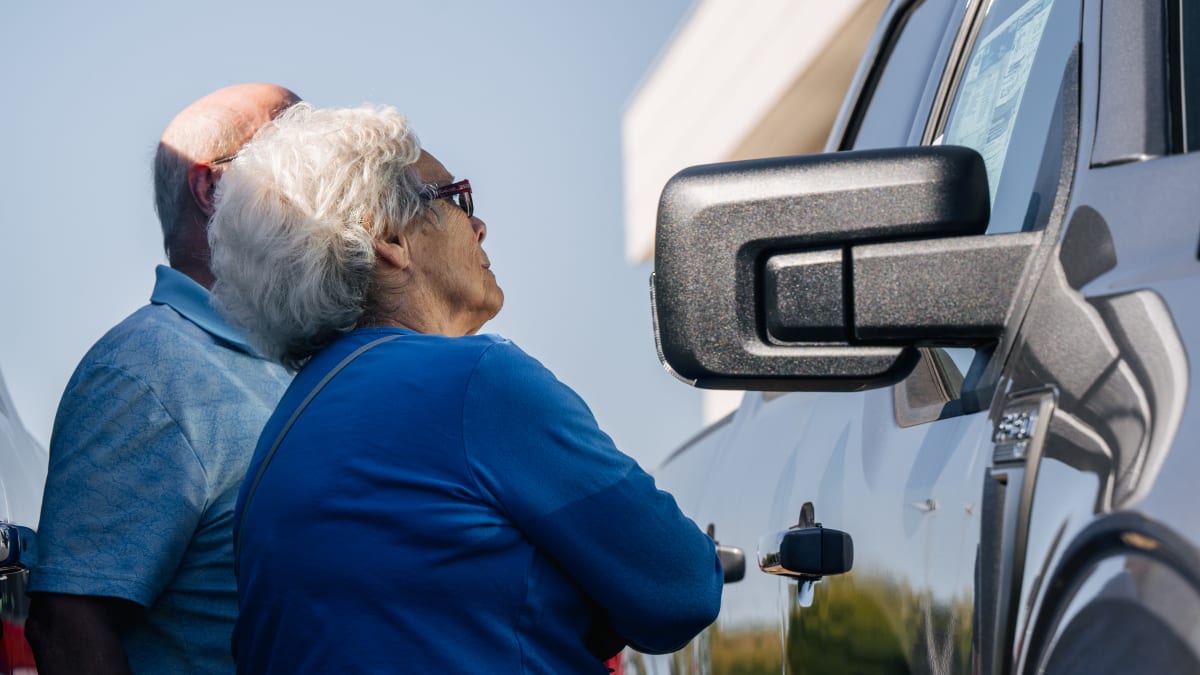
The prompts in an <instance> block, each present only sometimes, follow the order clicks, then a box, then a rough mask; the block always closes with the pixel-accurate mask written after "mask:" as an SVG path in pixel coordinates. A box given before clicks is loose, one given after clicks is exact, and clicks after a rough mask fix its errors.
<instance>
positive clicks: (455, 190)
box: [421, 179, 475, 218]
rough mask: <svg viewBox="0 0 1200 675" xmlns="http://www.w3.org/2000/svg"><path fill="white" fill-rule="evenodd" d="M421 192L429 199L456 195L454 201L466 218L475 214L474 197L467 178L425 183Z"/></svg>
mask: <svg viewBox="0 0 1200 675" xmlns="http://www.w3.org/2000/svg"><path fill="white" fill-rule="evenodd" d="M421 194H423V195H424V196H425V198H426V199H429V200H433V199H445V198H447V197H457V199H455V200H454V203H455V204H457V205H458V208H460V209H462V210H463V212H464V213H466V214H467V217H468V218H470V217H471V216H473V215H475V198H474V197H473V196H472V195H471V181H469V180H465V179H464V180H460V181H458V182H457V183H451V184H449V185H426V186H425V190H424V191H423V192H422V193H421Z"/></svg>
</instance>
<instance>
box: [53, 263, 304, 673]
mask: <svg viewBox="0 0 1200 675" xmlns="http://www.w3.org/2000/svg"><path fill="white" fill-rule="evenodd" d="M156 273H157V281H156V283H155V287H154V293H153V295H152V296H151V298H150V304H149V305H147V306H145V307H142V308H141V309H139V310H138V311H136V312H134V314H133V315H132V316H130V317H129V318H127V319H125V320H124V321H122V322H121V323H120V324H118V325H117V326H116V327H115V328H113V329H112V330H110V331H109V332H108V333H107V334H106V335H105V336H104V337H102V338H101V339H100V341H99V342H97V343H96V345H95V346H93V347H92V349H91V350H90V351H89V352H88V353H87V355H86V356H85V357H84V358H83V361H82V362H80V364H79V366H78V368H77V369H76V370H75V374H74V375H73V376H72V377H71V379H70V381H69V382H68V383H67V388H66V391H65V392H64V394H63V397H62V401H61V403H60V404H59V408H58V415H57V416H56V418H55V420H54V431H53V435H52V437H51V440H50V466H49V474H48V477H47V479H46V492H45V496H44V501H43V504H42V516H41V524H40V528H39V544H40V551H39V553H40V559H39V562H38V565H37V567H36V569H35V570H34V573H33V575H32V577H31V583H30V590H31V591H32V592H38V591H47V592H55V593H68V594H75V595H93V596H107V597H119V598H125V599H128V600H132V601H134V602H136V603H138V604H140V605H143V606H145V607H146V608H147V609H148V621H147V622H146V623H144V624H142V625H140V626H139V627H138V628H136V629H134V630H133V631H131V632H130V633H129V634H128V635H126V636H125V638H124V641H125V647H126V651H127V653H128V654H129V660H130V665H131V666H132V667H133V671H134V672H135V673H156V674H157V673H227V672H233V670H234V664H233V660H232V657H231V655H230V647H229V645H230V636H231V633H232V629H233V623H234V619H235V617H236V614H237V588H236V582H235V580H234V575H233V545H232V531H233V529H232V528H233V507H234V502H235V500H236V498H237V492H238V488H239V486H240V485H241V482H242V479H243V478H244V477H245V474H246V468H247V465H248V463H249V461H250V456H251V454H252V453H253V452H254V446H255V444H256V442H257V440H258V435H259V432H260V431H261V430H262V427H263V424H264V423H265V422H266V420H267V418H268V417H269V416H270V414H271V412H272V411H273V410H274V408H275V404H276V402H277V401H278V400H279V397H280V396H281V395H282V394H283V391H284V389H285V388H286V387H287V385H288V382H289V381H290V379H291V378H290V376H289V375H288V374H287V373H286V371H284V369H283V368H282V367H280V366H278V365H275V364H273V363H270V362H268V361H266V360H263V359H261V358H258V357H257V356H255V355H254V354H253V352H252V351H251V349H250V347H249V346H248V345H247V344H246V341H245V339H244V337H243V336H242V334H241V333H240V332H239V331H238V330H237V329H235V328H233V327H232V326H230V325H229V324H227V323H226V322H225V321H224V320H223V319H222V318H221V317H220V315H218V314H217V313H216V312H215V311H214V310H213V309H212V307H211V306H210V305H209V294H208V291H207V290H205V289H204V287H202V286H200V285H199V284H197V283H196V282H194V281H192V280H191V279H190V278H188V277H187V276H185V275H183V274H181V273H180V272H177V271H175V270H173V269H170V268H168V267H162V266H160V267H158V268H157V270H156Z"/></svg>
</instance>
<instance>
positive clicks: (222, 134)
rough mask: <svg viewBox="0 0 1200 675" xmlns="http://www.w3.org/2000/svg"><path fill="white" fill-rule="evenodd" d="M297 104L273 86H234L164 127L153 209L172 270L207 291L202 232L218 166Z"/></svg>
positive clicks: (293, 97)
mask: <svg viewBox="0 0 1200 675" xmlns="http://www.w3.org/2000/svg"><path fill="white" fill-rule="evenodd" d="M299 100H300V98H299V97H298V96H296V95H295V94H294V93H292V92H291V91H288V90H287V89H284V88H283V87H279V86H276V85H273V84H258V83H254V84H238V85H234V86H232V87H225V88H224V89H218V90H217V91H214V92H213V93H211V94H209V95H208V96H205V97H204V98H202V99H200V100H198V101H196V102H195V103H193V104H191V105H189V106H188V107H187V108H184V109H183V111H182V112H180V113H179V114H178V115H176V116H175V119H173V120H171V123H170V124H168V125H167V128H166V130H165V131H164V132H163V135H162V139H161V140H160V141H159V143H158V152H157V153H156V154H155V157H154V207H155V210H156V211H158V219H159V221H160V222H161V224H162V231H163V247H164V248H165V249H166V252H167V260H168V261H169V262H170V265H171V267H174V268H175V269H177V270H179V271H180V272H183V273H184V274H187V275H188V276H190V277H191V278H193V279H195V280H196V281H197V282H198V283H200V284H201V285H203V286H205V287H208V288H211V287H212V282H213V278H212V273H211V272H210V271H209V269H208V259H209V250H208V236H207V234H206V232H205V228H206V225H207V223H208V219H209V216H211V215H212V212H213V190H214V189H215V187H216V184H217V181H218V180H219V179H220V175H221V171H222V170H223V167H224V164H223V162H222V161H221V160H227V159H228V158H229V157H232V156H233V155H234V154H236V153H237V151H238V150H239V149H240V148H241V147H242V145H243V144H245V143H246V141H248V140H250V138H251V137H252V136H254V133H255V132H256V131H258V129H259V128H260V127H262V126H263V125H264V124H266V123H267V122H269V121H271V120H272V119H273V118H274V117H275V116H276V115H278V114H279V113H280V112H282V111H283V110H286V109H287V108H289V107H290V106H292V105H293V104H295V103H296V102H298V101H299Z"/></svg>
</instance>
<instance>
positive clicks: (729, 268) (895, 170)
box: [651, 146, 1036, 391]
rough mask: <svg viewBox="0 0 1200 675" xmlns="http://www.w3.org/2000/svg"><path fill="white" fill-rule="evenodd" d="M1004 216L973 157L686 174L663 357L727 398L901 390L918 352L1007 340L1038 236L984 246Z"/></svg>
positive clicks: (767, 165)
mask: <svg viewBox="0 0 1200 675" xmlns="http://www.w3.org/2000/svg"><path fill="white" fill-rule="evenodd" d="M988 217H989V198H988V183H987V173H986V169H985V168H984V163H983V159H982V158H981V157H980V156H979V154H978V153H977V152H975V151H974V150H971V149H969V148H964V147H958V146H922V147H913V148H896V149H885V150H868V151H855V152H841V153H832V154H823V155H806V156H799V157H781V158H774V159H764V160H752V161H745V162H729V163H722V164H710V165H704V166H697V167H692V168H689V169H685V170H683V171H681V172H680V173H678V174H676V175H675V177H673V178H672V179H671V180H670V181H669V182H668V183H667V185H666V187H665V188H664V190H663V193H662V197H661V199H660V201H659V208H658V230H657V238H656V245H655V246H656V249H655V263H654V264H655V269H654V274H653V275H652V276H651V302H652V305H653V311H654V319H655V333H656V339H657V341H658V346H659V356H660V358H661V359H662V361H663V364H664V365H665V366H667V368H668V369H669V370H671V371H672V372H673V373H675V374H676V375H677V376H678V377H680V378H681V379H683V380H685V381H687V382H689V383H691V384H693V385H695V386H699V387H705V388H712V389H757V390H780V391H801V390H807V391H853V390H860V389H868V388H872V387H879V386H885V385H889V384H893V383H895V382H897V381H899V380H901V379H903V378H904V377H905V376H907V375H908V373H909V372H910V371H911V370H912V368H913V366H914V365H915V364H916V361H917V351H916V347H918V346H933V345H978V344H983V343H986V342H990V341H994V340H995V339H996V338H997V337H998V335H999V334H1000V332H1001V331H1002V330H1003V328H1004V323H1005V320H1006V317H1007V312H1008V308H1009V305H1010V304H1011V301H1012V296H1013V293H1014V291H1015V285H1014V283H1015V282H1013V281H1011V280H1012V279H1015V278H1019V275H1013V274H1011V273H1010V270H1009V269H1007V268H1011V267H1012V266H1017V267H1018V268H1020V267H1021V266H1023V265H1024V263H1025V261H1026V260H1027V258H1028V256H1029V253H1030V252H1031V251H1032V248H1033V244H1034V242H1035V241H1036V239H1035V235H1032V234H1029V233H1018V234H1014V235H994V236H981V235H983V233H984V231H985V230H986V229H987V224H988ZM993 272H994V273H993ZM979 279H982V280H983V281H971V280H979Z"/></svg>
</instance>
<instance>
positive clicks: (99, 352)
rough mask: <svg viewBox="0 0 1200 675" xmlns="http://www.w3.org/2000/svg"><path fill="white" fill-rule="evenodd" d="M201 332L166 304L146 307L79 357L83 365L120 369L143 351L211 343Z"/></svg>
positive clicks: (114, 327) (122, 322) (118, 325)
mask: <svg viewBox="0 0 1200 675" xmlns="http://www.w3.org/2000/svg"><path fill="white" fill-rule="evenodd" d="M204 337H205V336H204V332H203V331H202V330H200V329H199V328H198V327H197V326H195V325H194V324H192V323H191V322H190V321H188V320H187V319H184V318H183V317H181V316H179V314H178V313H177V312H175V310H173V309H171V308H170V307H168V306H166V305H157V304H147V305H143V306H142V307H140V308H139V309H138V310H137V311H135V312H134V313H133V314H130V315H129V316H128V317H126V318H125V319H124V320H123V321H121V322H120V323H118V324H117V325H115V326H113V327H112V328H110V329H109V330H108V332H106V333H105V334H104V335H103V336H101V338H100V339H99V340H97V341H96V343H95V344H94V345H92V348H91V349H90V350H88V353H87V355H85V356H84V358H83V364H94V365H105V366H114V367H122V366H128V365H130V363H131V362H137V361H139V360H140V359H139V358H138V357H139V354H140V353H144V352H146V351H152V352H156V353H157V352H159V351H160V350H162V349H168V350H170V349H173V348H175V349H179V348H184V347H188V348H192V349H194V348H196V347H197V346H203V345H205V344H206V343H211V342H212V340H205V339H204Z"/></svg>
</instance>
